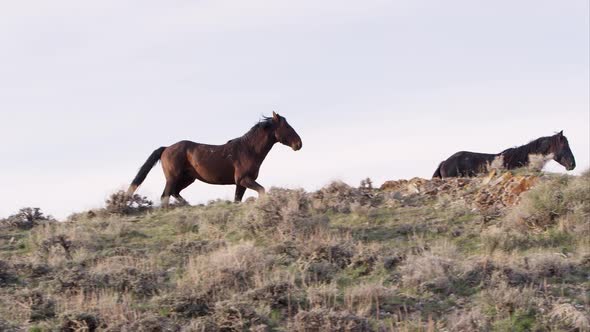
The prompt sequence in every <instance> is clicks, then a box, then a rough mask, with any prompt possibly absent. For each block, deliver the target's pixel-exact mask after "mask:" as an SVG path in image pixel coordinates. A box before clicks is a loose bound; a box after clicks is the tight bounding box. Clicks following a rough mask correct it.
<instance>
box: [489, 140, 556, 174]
mask: <svg viewBox="0 0 590 332" xmlns="http://www.w3.org/2000/svg"><path fill="white" fill-rule="evenodd" d="M499 155H502V156H503V157H504V164H505V167H506V168H508V169H510V168H517V167H522V166H528V165H529V163H530V162H531V161H533V162H535V163H538V162H540V161H544V162H545V163H546V162H548V161H549V160H551V159H553V152H552V151H551V149H546V151H545V150H539V151H537V150H533V149H531V150H529V149H528V148H527V146H526V145H523V146H520V147H517V148H512V149H508V150H506V151H504V152H503V153H500V154H499ZM531 159H533V160H531Z"/></svg>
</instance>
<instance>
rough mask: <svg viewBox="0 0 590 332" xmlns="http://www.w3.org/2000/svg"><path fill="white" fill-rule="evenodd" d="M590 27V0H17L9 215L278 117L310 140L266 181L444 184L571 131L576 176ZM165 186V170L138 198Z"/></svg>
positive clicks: (10, 35) (3, 120) (68, 199)
mask: <svg viewBox="0 0 590 332" xmlns="http://www.w3.org/2000/svg"><path fill="white" fill-rule="evenodd" d="M588 31H589V8H588V1H587V0H568V1H554V0H551V1H547V0H519V1H514V0H510V1H508V0H496V1H473V0H449V1H435V0H428V1H426V0H412V1H409V0H406V1H399V0H397V1H396V0H390V1H381V0H366V1H348V0H344V1H343V0H327V1H317V0H298V1H282V0H272V1H270V0H268V1H262V0H251V1H238V0H215V1H208V0H207V1H182V0H173V1H153V0H149V1H146V0H143V1H120V0H117V1H115V0H102V1H93V2H90V1H79V0H53V1H45V0H37V1H28V0H21V1H1V2H0V45H1V46H0V47H1V48H0V115H1V117H0V139H1V142H2V143H1V145H0V155H1V156H2V157H1V162H2V166H1V167H2V168H1V172H0V200H1V201H2V204H0V217H3V216H7V215H9V214H11V213H14V212H16V211H17V210H18V209H19V208H20V207H23V206H38V207H41V208H42V209H43V210H44V211H46V213H50V214H53V215H56V216H58V217H65V216H66V215H68V214H69V213H71V212H75V211H81V210H84V209H89V208H94V207H99V206H101V205H102V204H103V201H104V199H105V198H106V197H107V196H108V194H109V193H111V192H113V191H115V190H117V189H122V188H125V187H126V186H127V185H128V183H129V181H131V179H132V178H133V177H134V176H135V173H136V171H137V170H138V168H139V167H140V166H141V164H142V163H143V162H144V161H145V159H146V158H147V157H148V155H149V154H150V153H151V152H152V151H153V150H154V149H155V148H157V147H159V146H162V145H169V144H172V143H174V142H176V141H178V140H181V139H190V140H193V141H197V142H203V143H224V142H225V141H227V140H228V139H230V138H233V137H237V136H240V135H242V134H243V133H245V132H246V131H247V130H248V129H249V128H250V127H251V126H252V125H253V124H254V123H255V122H256V121H257V120H258V119H259V118H260V116H261V115H263V114H265V115H269V114H270V113H271V112H272V111H273V110H276V111H278V112H279V113H281V114H282V115H284V116H285V117H287V119H288V120H289V122H290V123H291V124H292V126H293V127H294V128H295V129H296V130H297V131H298V132H299V134H300V135H301V137H302V139H303V143H304V144H303V149H302V150H301V151H299V152H293V151H291V150H290V149H289V148H287V147H284V146H278V145H277V146H276V147H275V148H274V149H273V151H272V152H271V153H270V155H269V157H268V158H267V160H266V162H265V163H264V164H263V167H262V171H261V175H260V178H259V182H260V183H261V184H262V185H264V186H265V187H267V188H269V187H271V186H285V187H303V188H305V189H308V190H313V189H316V188H318V187H321V186H323V185H325V184H326V183H328V182H329V181H331V180H334V179H341V180H344V181H346V182H349V183H350V184H353V185H357V184H358V183H359V181H360V180H361V179H362V178H364V177H367V176H369V177H371V178H373V179H374V181H375V182H376V184H380V183H381V182H383V181H385V180H388V179H398V178H411V177H414V176H420V177H430V176H431V175H432V173H433V171H434V169H435V168H436V166H437V164H438V162H439V161H441V160H443V159H445V158H446V157H448V156H449V155H450V154H452V153H454V152H456V151H459V150H472V151H481V152H499V151H501V150H503V149H505V148H507V147H511V146H515V145H521V144H524V143H527V142H528V141H530V140H531V139H534V138H537V137H539V136H547V135H551V134H553V133H554V132H556V131H559V130H562V129H563V130H564V133H565V135H566V136H567V137H568V138H569V141H570V144H571V147H572V150H573V152H574V154H575V156H576V159H577V164H578V168H577V169H576V170H575V171H574V172H571V173H572V174H576V173H579V172H581V171H583V170H584V169H587V168H588V167H589V166H590V152H589V151H590V111H589V109H590V105H589V99H590V97H589V92H588V91H589V58H590V55H589V32H588ZM547 169H548V170H550V171H559V172H565V170H564V169H563V168H562V167H561V166H559V165H557V164H556V163H553V162H552V163H551V164H549V165H548V166H547ZM163 187H164V180H163V175H162V171H161V168H160V167H159V166H156V168H154V170H153V171H152V172H151V173H150V175H149V176H148V179H147V180H146V182H145V183H144V185H143V186H142V187H141V188H140V190H139V193H140V194H142V195H146V196H148V197H149V198H151V199H153V200H154V201H158V200H159V196H160V194H161V191H162V189H163ZM233 190H234V187H233V186H231V187H230V186H211V185H206V184H202V183H195V184H193V185H192V186H191V187H189V188H188V189H186V190H185V192H184V196H185V197H186V198H187V199H188V200H189V201H190V202H192V203H199V202H205V201H207V200H209V199H215V198H228V199H231V198H232V197H233Z"/></svg>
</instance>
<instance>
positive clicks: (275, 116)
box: [272, 111, 281, 122]
mask: <svg viewBox="0 0 590 332" xmlns="http://www.w3.org/2000/svg"><path fill="white" fill-rule="evenodd" d="M272 119H273V120H275V121H276V122H279V120H280V119H281V117H280V116H279V115H278V114H277V113H275V111H272Z"/></svg>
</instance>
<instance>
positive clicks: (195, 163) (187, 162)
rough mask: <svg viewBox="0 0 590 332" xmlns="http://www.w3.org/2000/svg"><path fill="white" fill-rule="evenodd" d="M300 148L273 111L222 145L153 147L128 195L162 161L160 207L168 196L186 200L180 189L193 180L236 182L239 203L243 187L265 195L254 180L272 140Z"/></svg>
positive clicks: (288, 128) (298, 143)
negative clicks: (163, 180)
mask: <svg viewBox="0 0 590 332" xmlns="http://www.w3.org/2000/svg"><path fill="white" fill-rule="evenodd" d="M277 142H279V143H281V144H284V145H287V146H290V147H291V148H292V149H293V150H295V151H297V150H299V149H301V147H302V142H301V138H300V137H299V135H298V134H297V133H296V132H295V130H294V129H293V128H292V127H291V126H290V125H289V123H287V120H286V119H285V118H284V117H282V116H280V115H278V114H276V113H275V112H273V114H272V117H271V118H264V119H263V120H262V121H260V122H259V123H257V124H256V125H255V126H254V127H252V129H250V131H248V132H247V133H246V134H244V135H243V136H241V137H238V138H236V139H232V140H230V141H228V142H227V143H225V144H223V145H208V144H200V143H195V142H191V141H180V142H178V143H176V144H174V145H171V146H169V147H161V148H159V149H157V150H155V151H154V152H153V153H152V154H151V156H150V157H149V158H148V160H147V161H146V162H145V164H144V165H143V166H142V167H141V169H140V170H139V173H137V176H136V177H135V179H134V180H133V182H131V185H130V186H129V190H127V195H128V196H131V195H132V194H133V193H134V192H135V190H137V188H138V187H139V185H141V183H142V182H143V181H144V180H145V178H146V176H147V174H148V173H149V172H150V170H151V169H152V168H153V167H154V165H155V164H156V163H157V162H158V160H161V162H162V168H163V169H164V175H165V176H166V187H165V189H164V193H163V194H162V206H164V207H166V206H168V202H169V199H170V196H172V197H174V198H176V200H178V201H179V202H180V203H186V200H185V199H184V198H182V196H180V192H181V191H182V190H183V189H184V188H186V187H188V186H189V185H190V184H191V183H193V182H194V181H195V180H197V179H198V180H201V181H203V182H206V183H210V184H225V185H229V184H235V185H236V194H235V201H236V202H239V201H241V200H242V197H243V196H244V192H245V191H246V188H248V189H252V190H256V191H257V192H258V194H259V195H262V194H264V188H263V187H262V186H261V185H260V184H258V183H257V182H256V179H257V178H258V171H259V170H260V165H261V164H262V162H263V161H264V158H266V155H267V154H268V152H269V151H270V149H271V148H272V147H273V145H274V144H275V143H277Z"/></svg>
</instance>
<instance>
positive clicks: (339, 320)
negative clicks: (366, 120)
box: [0, 172, 590, 331]
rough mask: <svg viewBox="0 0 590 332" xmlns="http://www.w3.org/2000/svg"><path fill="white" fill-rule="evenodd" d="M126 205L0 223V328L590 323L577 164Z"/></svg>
mask: <svg viewBox="0 0 590 332" xmlns="http://www.w3.org/2000/svg"><path fill="white" fill-rule="evenodd" d="M530 186H533V188H532V189H531V190H530V191H526V190H527V189H529V187H530ZM523 192H524V194H523ZM138 202H139V204H140V205H141V204H142V202H141V200H139V201H138ZM111 203H113V202H111ZM115 203H116V202H115ZM123 207H124V208H123V209H118V210H117V209H114V210H113V209H111V210H110V211H111V212H118V214H115V213H109V212H108V211H106V210H105V211H93V212H90V213H83V214H79V215H76V216H73V217H72V220H71V221H69V222H62V223H57V222H51V221H44V220H39V219H42V218H37V219H35V218H34V217H31V218H29V219H31V220H32V221H31V220H29V222H28V223H25V224H26V226H23V225H22V224H19V223H18V222H16V223H15V222H14V219H12V220H13V222H9V221H8V220H4V222H3V223H1V224H2V225H3V226H2V228H0V330H2V331H246V330H252V331H273V330H274V331H287V330H295V331H330V330H333V331H434V330H452V331H474V330H481V331H486V330H487V331H506V330H513V331H529V330H538V331H549V330H555V331H561V330H576V329H577V330H580V331H587V330H589V329H590V317H589V314H588V312H589V309H590V292H589V290H590V279H589V278H590V240H589V238H590V173H589V172H586V173H585V174H584V175H582V176H579V177H568V176H556V175H541V176H540V177H539V178H537V175H536V174H534V175H530V174H522V172H521V173H518V174H516V176H514V175H513V174H512V173H504V174H500V175H497V176H494V177H490V178H487V179H486V178H478V179H471V180H470V179H451V180H444V181H443V180H436V181H426V180H421V179H413V180H411V181H396V182H389V183H387V184H386V185H384V186H383V188H382V189H379V190H378V189H373V188H372V187H371V186H370V183H369V182H364V183H363V185H362V186H361V187H360V188H352V187H349V186H347V185H345V184H343V183H333V184H331V185H329V186H327V187H326V188H324V189H322V190H320V191H318V192H314V193H306V192H304V191H301V190H285V189H279V188H273V189H272V190H270V192H269V194H268V195H266V196H265V197H263V198H261V199H259V200H256V201H248V202H246V203H243V204H233V203H228V202H221V201H219V202H212V203H210V204H207V205H206V206H195V207H177V208H174V209H171V210H167V211H164V210H159V209H153V210H152V209H150V208H147V211H138V210H141V209H136V208H133V207H131V208H129V207H126V206H123ZM17 221H18V220H17ZM30 227H32V228H30ZM22 228H30V229H22Z"/></svg>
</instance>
